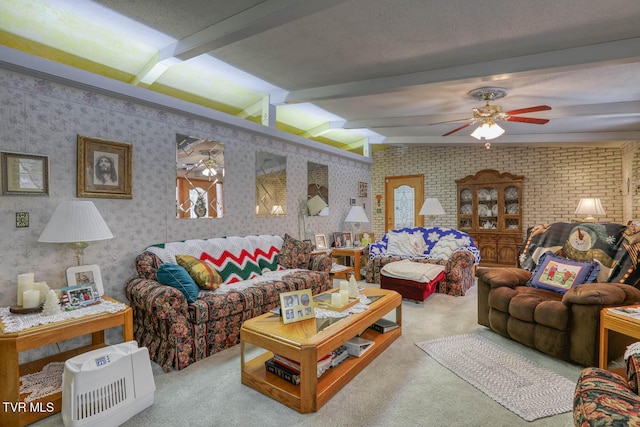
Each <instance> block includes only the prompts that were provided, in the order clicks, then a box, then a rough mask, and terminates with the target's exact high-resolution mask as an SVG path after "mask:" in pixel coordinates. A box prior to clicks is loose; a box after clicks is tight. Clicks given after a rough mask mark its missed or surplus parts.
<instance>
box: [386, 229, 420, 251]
mask: <svg viewBox="0 0 640 427" xmlns="http://www.w3.org/2000/svg"><path fill="white" fill-rule="evenodd" d="M387 236H388V238H389V240H388V243H387V254H388V255H398V256H414V255H416V252H415V249H414V246H413V244H412V242H411V234H409V233H406V232H404V233H397V232H395V231H388V232H387Z"/></svg>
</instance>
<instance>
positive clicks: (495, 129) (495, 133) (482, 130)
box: [471, 123, 504, 141]
mask: <svg viewBox="0 0 640 427" xmlns="http://www.w3.org/2000/svg"><path fill="white" fill-rule="evenodd" d="M503 133H504V129H502V128H501V127H500V126H498V125H497V124H495V123H483V124H482V125H481V126H478V127H477V128H476V130H474V131H473V133H472V134H471V136H472V137H474V138H475V139H477V140H480V141H481V140H483V139H495V138H497V137H499V136H500V135H502V134H503Z"/></svg>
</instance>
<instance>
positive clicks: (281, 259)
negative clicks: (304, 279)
mask: <svg viewBox="0 0 640 427" xmlns="http://www.w3.org/2000/svg"><path fill="white" fill-rule="evenodd" d="M312 249H313V248H312V246H311V244H309V243H307V242H302V241H300V240H297V239H294V238H293V237H291V236H290V235H288V234H285V235H284V242H283V243H282V249H280V253H279V254H278V255H277V256H276V260H277V261H278V264H280V265H281V266H283V267H284V268H307V266H308V265H309V259H310V258H311V251H312Z"/></svg>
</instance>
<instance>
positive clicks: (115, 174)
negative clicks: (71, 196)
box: [77, 135, 133, 199]
mask: <svg viewBox="0 0 640 427" xmlns="http://www.w3.org/2000/svg"><path fill="white" fill-rule="evenodd" d="M132 172H133V148H132V146H131V144H125V143H123V142H115V141H107V140H105V139H100V138H91V137H88V136H82V135H78V182H77V196H78V197H103V198H111V199H131V198H132V195H131V188H132V182H131V181H132V179H133V178H132V177H133V173H132Z"/></svg>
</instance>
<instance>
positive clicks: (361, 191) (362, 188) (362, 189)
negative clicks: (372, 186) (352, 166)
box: [358, 182, 367, 197]
mask: <svg viewBox="0 0 640 427" xmlns="http://www.w3.org/2000/svg"><path fill="white" fill-rule="evenodd" d="M358 197H367V183H366V182H358Z"/></svg>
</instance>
